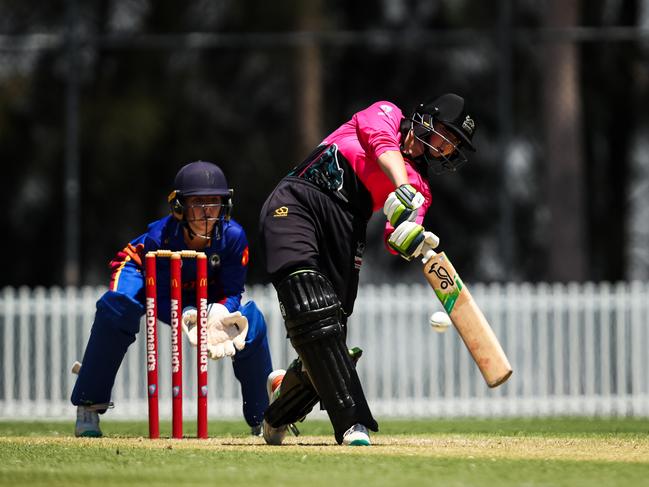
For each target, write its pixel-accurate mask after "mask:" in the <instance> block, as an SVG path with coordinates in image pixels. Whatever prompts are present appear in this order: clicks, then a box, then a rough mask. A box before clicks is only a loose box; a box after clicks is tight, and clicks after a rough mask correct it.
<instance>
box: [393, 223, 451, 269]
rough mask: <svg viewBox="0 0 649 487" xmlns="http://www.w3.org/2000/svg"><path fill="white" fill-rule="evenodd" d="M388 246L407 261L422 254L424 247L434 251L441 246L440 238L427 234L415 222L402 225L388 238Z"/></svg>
mask: <svg viewBox="0 0 649 487" xmlns="http://www.w3.org/2000/svg"><path fill="white" fill-rule="evenodd" d="M388 245H389V246H390V247H391V248H392V249H394V250H395V251H396V252H398V253H399V255H400V256H401V257H403V258H404V259H406V260H412V259H414V258H415V257H418V256H419V255H421V254H422V251H423V248H424V245H426V247H427V248H431V249H434V248H436V247H437V246H438V245H439V237H438V236H437V235H435V234H434V233H433V232H427V231H425V230H424V227H422V226H421V225H417V224H416V223H415V222H410V221H405V222H403V223H401V224H400V225H399V226H398V227H397V228H395V229H394V232H392V233H391V234H390V238H388Z"/></svg>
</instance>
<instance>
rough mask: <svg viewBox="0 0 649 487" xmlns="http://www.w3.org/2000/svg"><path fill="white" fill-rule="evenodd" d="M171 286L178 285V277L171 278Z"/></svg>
mask: <svg viewBox="0 0 649 487" xmlns="http://www.w3.org/2000/svg"><path fill="white" fill-rule="evenodd" d="M171 287H178V279H176V278H173V279H171Z"/></svg>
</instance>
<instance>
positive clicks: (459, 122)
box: [260, 93, 476, 445]
mask: <svg viewBox="0 0 649 487" xmlns="http://www.w3.org/2000/svg"><path fill="white" fill-rule="evenodd" d="M475 128H476V124H475V121H474V119H473V117H471V116H470V115H468V114H467V112H466V110H465V103H464V99H463V98H462V97H460V96H458V95H455V94H451V93H449V94H445V95H443V96H441V97H439V98H437V99H436V100H434V101H432V102H430V103H425V104H421V105H419V106H418V107H417V108H416V109H415V111H414V113H413V114H412V115H411V116H410V117H409V118H404V116H403V114H402V112H401V110H400V109H399V107H397V106H396V105H394V104H393V103H390V102H387V101H379V102H376V103H374V104H373V105H370V106H369V107H368V108H366V109H365V110H362V111H360V112H358V113H356V114H354V116H353V117H352V118H351V120H349V121H348V122H346V123H344V124H343V125H342V126H340V127H339V128H338V129H337V130H335V131H334V132H333V133H332V134H331V135H329V136H327V137H326V138H325V139H324V140H323V141H322V142H321V144H320V145H319V146H318V147H317V148H316V149H315V150H314V151H313V153H311V154H310V155H309V156H308V157H307V158H306V160H305V161H304V162H302V163H301V164H299V165H298V166H297V167H295V168H294V169H293V170H292V171H291V172H290V173H289V174H288V175H287V176H286V177H285V178H284V179H282V180H281V181H280V183H279V184H278V185H277V187H276V188H275V190H274V191H273V192H272V193H271V195H270V196H269V197H268V199H267V200H266V203H265V205H264V207H263V209H262V211H261V217H260V232H261V243H262V247H263V252H264V255H265V257H266V270H267V272H268V273H269V275H270V277H271V280H272V282H273V285H274V286H275V288H276V290H277V296H278V298H279V303H280V309H281V311H282V315H283V317H284V320H285V325H286V331H287V334H288V338H289V339H290V341H291V344H292V345H293V347H294V348H295V351H296V352H297V354H298V357H299V358H298V359H297V360H296V361H294V362H293V363H292V364H291V365H290V366H289V368H288V370H287V371H286V372H284V371H282V370H280V371H275V372H273V373H272V374H271V375H270V376H269V380H268V388H269V393H270V395H271V405H270V407H269V408H268V410H267V411H266V413H265V415H264V417H265V421H264V438H265V439H266V442H267V443H269V444H281V442H282V441H283V439H284V436H285V434H286V429H287V426H288V425H291V424H292V423H294V422H296V421H298V420H299V419H301V418H303V417H304V416H305V415H306V414H307V413H308V412H309V411H310V410H311V408H312V407H313V406H314V405H315V404H316V403H317V402H318V401H319V400H320V401H321V402H322V404H323V406H324V408H325V409H326V410H327V413H328V415H329V418H330V420H331V423H332V425H333V428H334V433H335V437H336V441H337V442H338V443H339V444H340V443H344V444H346V445H369V444H370V438H369V432H368V430H372V431H378V425H377V423H376V421H375V420H374V418H373V417H372V413H371V412H370V409H369V407H368V404H367V401H366V399H365V395H364V393H363V389H362V387H361V384H360V381H359V378H358V375H357V373H356V369H355V358H356V357H354V356H353V354H351V353H349V351H348V348H347V344H346V323H347V319H348V317H349V316H350V315H351V313H352V310H353V307H354V301H355V299H356V294H357V288H358V277H359V270H360V267H361V264H362V261H363V251H364V249H365V233H366V227H367V223H368V220H369V219H370V217H371V215H372V213H373V212H374V211H377V210H379V209H381V208H382V209H383V211H384V213H385V215H386V217H387V219H388V222H387V224H386V229H385V237H386V243H387V245H388V247H389V249H391V250H392V252H393V253H398V254H400V255H401V256H402V257H404V258H405V259H407V260H411V259H413V258H414V257H416V256H417V255H419V253H420V251H421V248H422V247H423V244H424V241H426V242H427V243H428V244H429V245H431V246H432V247H433V248H434V247H435V246H436V245H437V243H439V239H437V237H436V236H435V235H434V234H432V233H431V232H426V231H425V230H424V228H423V227H422V226H421V223H422V221H423V218H424V215H425V213H426V210H427V209H428V207H429V206H430V204H431V193H430V185H429V180H430V178H431V177H432V175H434V174H439V173H443V172H446V171H455V170H456V169H457V168H458V167H459V166H460V165H461V164H463V163H464V162H466V160H467V158H466V155H465V152H464V150H465V149H468V150H470V151H475V149H474V147H473V145H472V143H471V139H472V137H473V134H474V132H475Z"/></svg>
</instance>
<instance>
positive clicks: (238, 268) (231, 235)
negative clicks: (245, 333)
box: [221, 221, 248, 312]
mask: <svg viewBox="0 0 649 487" xmlns="http://www.w3.org/2000/svg"><path fill="white" fill-rule="evenodd" d="M223 234H224V238H226V239H227V241H226V248H225V249H224V252H223V255H222V257H221V283H222V285H223V292H224V294H225V297H226V299H225V303H224V305H225V307H226V308H228V311H230V312H234V311H237V310H238V309H239V307H240V306H241V295H242V294H243V290H244V283H245V282H246V274H247V272H248V239H247V238H246V233H245V232H244V231H243V228H241V226H240V225H239V224H237V223H235V222H232V221H231V222H230V224H229V225H228V226H227V227H226V229H225V230H224V232H223Z"/></svg>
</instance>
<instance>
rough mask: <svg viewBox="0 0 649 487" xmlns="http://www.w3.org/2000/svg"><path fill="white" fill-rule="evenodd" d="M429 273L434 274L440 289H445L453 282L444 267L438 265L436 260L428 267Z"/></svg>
mask: <svg viewBox="0 0 649 487" xmlns="http://www.w3.org/2000/svg"><path fill="white" fill-rule="evenodd" d="M428 273H429V274H435V275H436V276H437V278H438V279H439V281H440V286H441V288H442V289H446V288H447V287H449V286H452V285H453V284H455V283H454V282H453V279H452V278H451V275H450V274H449V273H448V271H447V270H446V268H445V267H443V266H441V265H439V264H438V263H437V262H435V263H433V265H432V266H430V269H428Z"/></svg>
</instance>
